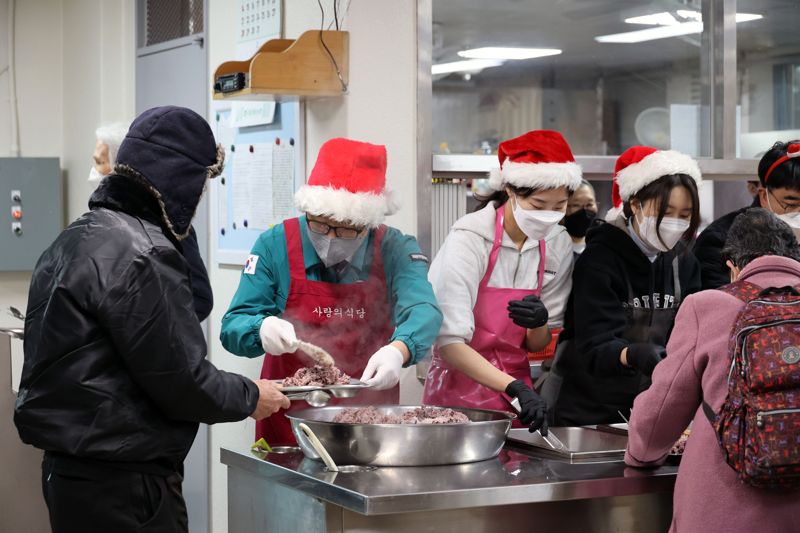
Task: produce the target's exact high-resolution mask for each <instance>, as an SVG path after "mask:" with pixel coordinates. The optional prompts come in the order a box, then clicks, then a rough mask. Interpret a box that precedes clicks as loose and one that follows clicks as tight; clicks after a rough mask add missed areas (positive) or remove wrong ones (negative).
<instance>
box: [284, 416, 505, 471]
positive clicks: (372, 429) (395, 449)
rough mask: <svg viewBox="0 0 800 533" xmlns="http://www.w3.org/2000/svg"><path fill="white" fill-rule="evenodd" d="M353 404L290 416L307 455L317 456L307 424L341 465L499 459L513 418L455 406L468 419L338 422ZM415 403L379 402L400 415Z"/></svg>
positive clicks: (385, 464)
mask: <svg viewBox="0 0 800 533" xmlns="http://www.w3.org/2000/svg"><path fill="white" fill-rule="evenodd" d="M354 407H358V406H353V405H348V406H340V407H323V408H318V409H303V410H300V411H293V412H291V413H289V414H287V417H288V418H289V420H291V422H292V431H294V435H295V437H296V438H297V442H298V444H300V448H301V449H302V450H303V453H304V454H305V455H306V457H309V458H311V459H316V460H319V455H318V454H317V453H316V452H315V451H314V448H313V447H312V446H311V443H310V442H309V441H308V439H307V438H306V436H305V434H303V432H302V431H300V430H299V429H298V427H297V426H298V424H300V423H301V422H304V423H305V424H306V425H308V427H309V428H311V430H312V431H313V432H314V433H315V434H316V435H317V438H319V440H320V441H321V442H322V444H323V445H324V446H325V448H326V449H327V450H328V453H329V454H330V455H331V457H332V458H333V460H334V462H336V463H337V464H342V465H376V466H428V465H446V464H459V463H471V462H474V461H483V460H486V459H491V458H493V457H497V455H498V454H499V453H500V450H501V449H502V448H503V444H504V443H505V439H506V434H508V430H509V429H510V428H511V421H512V420H513V418H514V416H513V415H512V414H510V413H506V412H503V411H489V410H484V409H467V408H462V407H454V408H453V409H455V410H457V411H460V412H462V413H464V414H465V415H467V417H469V419H470V422H469V423H462V424H340V423H335V422H333V419H334V417H335V416H336V415H337V414H339V413H340V412H341V411H342V410H344V409H352V408H354ZM417 407H418V406H415V405H391V406H376V409H377V410H378V411H379V412H381V413H385V414H395V415H402V414H403V413H405V412H406V411H409V410H411V409H415V408H417Z"/></svg>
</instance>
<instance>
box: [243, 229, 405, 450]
mask: <svg viewBox="0 0 800 533" xmlns="http://www.w3.org/2000/svg"><path fill="white" fill-rule="evenodd" d="M283 226H284V229H285V231H286V248H287V252H288V258H289V273H290V277H291V282H290V285H289V296H288V298H287V299H286V309H285V310H284V312H283V315H281V318H282V319H284V320H288V321H289V322H291V323H292V324H293V325H294V328H295V332H296V333H297V338H298V339H301V340H304V341H308V342H311V343H313V344H316V345H318V346H321V347H322V348H325V349H326V350H327V351H328V352H329V353H330V354H331V355H332V356H333V358H334V359H335V360H336V366H338V367H339V368H340V369H341V370H342V371H344V372H345V373H347V374H348V375H350V376H351V377H353V378H355V379H358V378H360V377H361V374H362V373H363V372H364V368H366V366H367V361H368V360H369V358H370V356H371V355H372V354H374V353H375V352H376V351H378V350H379V349H380V348H381V347H383V346H385V345H386V344H387V342H388V340H389V338H391V335H392V332H393V331H394V327H393V326H392V314H391V308H390V304H389V294H388V291H387V288H386V279H385V276H384V271H383V258H382V256H381V241H383V235H384V233H385V231H386V228H385V227H383V226H381V227H379V228H378V229H377V230H375V232H374V235H373V241H374V249H373V254H372V267H371V269H370V273H369V278H367V280H366V281H362V282H358V283H347V284H339V283H326V282H324V281H312V280H309V279H307V278H306V268H305V260H304V258H303V243H302V240H301V238H300V224H299V220H298V219H297V218H293V219H290V220H286V221H285V222H284V224H283ZM301 357H302V358H301ZM309 364H310V362H308V359H307V358H305V357H303V356H300V357H298V356H296V355H295V354H283V355H280V356H277V357H274V356H271V355H269V354H266V357H265V358H264V366H263V367H262V369H261V377H262V378H263V379H283V378H285V377H287V376H291V375H293V374H294V373H295V371H297V370H298V369H299V368H302V367H304V366H309ZM399 399H400V388H399V387H394V388H392V389H389V390H385V391H373V390H366V391H362V392H360V393H359V394H358V395H357V396H355V397H354V398H349V399H336V398H332V399H331V401H330V403H329V404H328V405H341V404H345V403H349V404H357V405H380V404H397V403H398V401H399ZM306 407H308V405H306V404H305V403H303V402H296V403H293V404H292V407H291V408H290V409H289V410H290V411H291V410H294V409H303V408H306ZM261 437H264V438H265V439H266V441H267V442H268V443H269V444H270V445H273V446H274V445H295V444H296V441H295V438H294V435H293V434H292V428H291V424H290V423H289V420H288V419H287V418H286V416H284V413H283V412H279V413H275V414H274V415H272V416H270V417H268V418H265V419H264V420H261V421H259V422H256V440H258V439H259V438H261Z"/></svg>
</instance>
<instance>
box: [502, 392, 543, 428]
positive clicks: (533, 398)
mask: <svg viewBox="0 0 800 533" xmlns="http://www.w3.org/2000/svg"><path fill="white" fill-rule="evenodd" d="M506 394H508V395H509V396H513V397H514V398H517V399H518V400H519V406H520V413H519V421H520V422H522V423H523V424H525V425H526V426H530V427H529V428H528V431H530V432H531V433H533V432H534V431H536V430H537V429H538V430H539V431H541V433H542V435H547V402H545V401H544V400H543V399H542V397H541V396H539V395H538V394H536V393H535V392H534V391H533V390H532V389H531V388H530V387H528V386H527V385H526V384H525V382H524V381H522V380H521V379H518V380H515V381H512V382H511V383H509V384H508V386H507V387H506Z"/></svg>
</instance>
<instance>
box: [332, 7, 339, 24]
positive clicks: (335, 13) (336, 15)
mask: <svg viewBox="0 0 800 533" xmlns="http://www.w3.org/2000/svg"><path fill="white" fill-rule="evenodd" d="M333 21H334V22H335V23H336V31H339V0H333Z"/></svg>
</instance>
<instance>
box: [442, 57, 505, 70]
mask: <svg viewBox="0 0 800 533" xmlns="http://www.w3.org/2000/svg"><path fill="white" fill-rule="evenodd" d="M502 64H503V62H502V61H499V60H497V59H468V60H465V61H453V62H451V63H439V64H438V65H433V66H432V67H431V74H451V73H453V72H478V71H481V70H483V69H485V68H491V67H499V66H500V65H502Z"/></svg>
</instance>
